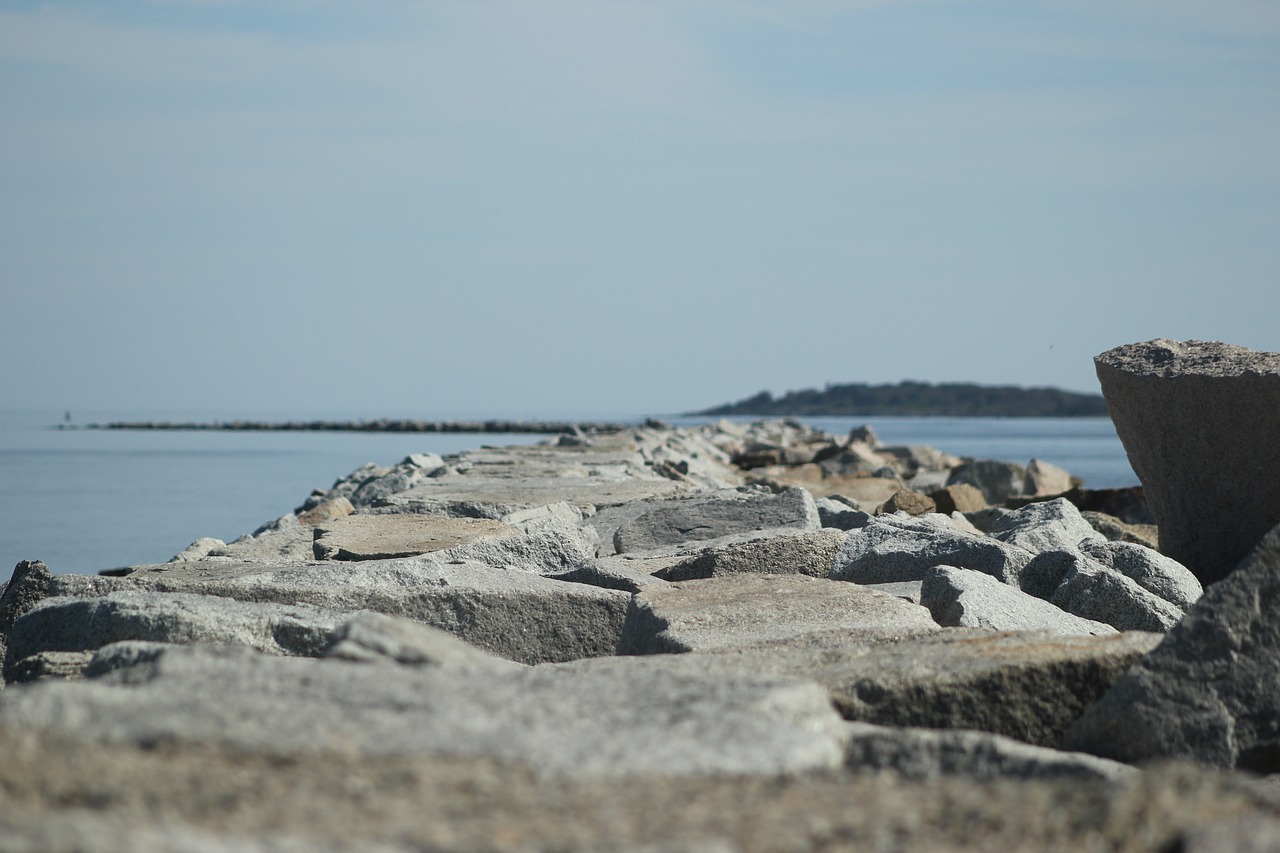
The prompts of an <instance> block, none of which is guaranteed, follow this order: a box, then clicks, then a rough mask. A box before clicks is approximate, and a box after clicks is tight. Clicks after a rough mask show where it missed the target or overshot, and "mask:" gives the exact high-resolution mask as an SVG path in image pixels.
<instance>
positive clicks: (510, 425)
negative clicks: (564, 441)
mask: <svg viewBox="0 0 1280 853" xmlns="http://www.w3.org/2000/svg"><path fill="white" fill-rule="evenodd" d="M633 426H634V424H624V423H616V422H610V421H523V420H484V421H424V420H408V419H387V418H382V419H378V420H372V421H322V420H321V421H278V422H271V421H241V420H237V421H212V422H204V423H200V422H192V421H186V422H181V423H178V422H173V421H113V422H111V423H106V424H83V425H70V424H56V425H55V426H54V428H55V429H92V430H168V431H226V432H402V433H532V434H535V435H558V434H563V433H568V434H576V433H580V432H581V433H615V432H622V431H623V430H626V429H630V428H632V427H633Z"/></svg>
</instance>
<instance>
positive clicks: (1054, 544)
mask: <svg viewBox="0 0 1280 853" xmlns="http://www.w3.org/2000/svg"><path fill="white" fill-rule="evenodd" d="M987 533H988V535H990V536H992V537H994V538H996V539H999V540H1000V541H1001V542H1007V543H1008V544H1010V545H1016V546H1017V547H1019V548H1021V549H1023V550H1024V551H1029V552H1030V553H1032V554H1039V553H1041V552H1044V551H1075V550H1076V549H1078V548H1080V547H1081V546H1082V545H1083V544H1084V543H1086V542H1099V543H1100V542H1103V541H1105V540H1104V538H1103V536H1102V534H1100V533H1098V531H1096V530H1094V529H1093V527H1092V526H1091V525H1090V524H1089V522H1087V521H1085V519H1084V517H1083V516H1082V515H1080V510H1078V509H1076V508H1075V505H1074V504H1072V503H1071V502H1070V501H1068V500H1066V499H1065V498H1055V499H1054V500H1051V501H1040V502H1037V503H1031V504H1027V505H1026V506H1024V507H1022V508H1021V509H1017V510H1014V511H1013V512H1010V513H1007V514H1003V515H1000V516H999V517H998V518H995V519H994V520H993V522H992V524H991V526H990V527H989V528H988V530H987Z"/></svg>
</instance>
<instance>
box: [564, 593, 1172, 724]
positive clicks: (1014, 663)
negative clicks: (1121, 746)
mask: <svg viewBox="0 0 1280 853" xmlns="http://www.w3.org/2000/svg"><path fill="white" fill-rule="evenodd" d="M702 583H708V581H702ZM1159 641H1160V635H1158V634H1146V633H1141V632H1130V633H1123V634H1113V635H1111V636H1107V637H1065V636H1062V635H1058V634H1050V633H1048V632H1043V631H1031V632H994V631H986V630H981V629H973V628H944V629H942V630H940V631H938V632H937V633H934V634H927V635H924V636H919V637H915V638H912V639H907V640H902V641H899V642H889V643H880V644H867V645H853V644H848V643H845V644H840V643H832V642H828V644H826V645H823V644H821V643H810V644H807V645H806V644H804V643H801V642H796V643H789V644H788V643H779V644H776V645H774V646H770V647H755V648H746V649H724V650H719V651H716V652H714V653H709V654H699V653H693V654H667V655H645V656H639V657H601V658H593V659H591V660H580V661H573V662H570V663H565V664H556V666H557V667H561V666H563V667H568V668H573V669H590V670H595V669H598V668H605V669H608V668H619V667H621V668H624V669H627V670H630V669H632V668H645V667H657V668H662V669H669V670H676V671H681V672H739V673H744V674H747V673H752V674H760V673H770V674H774V675H786V676H791V677H795V678H805V679H809V680H812V681H816V682H818V683H819V684H821V685H822V686H823V687H825V688H826V689H827V692H828V694H829V695H830V697H831V700H832V702H833V704H834V705H835V707H836V708H837V709H838V710H839V711H840V713H841V714H843V715H844V717H845V718H846V719H849V720H856V721H861V722H868V723H875V724H877V725H883V726H918V727H924V728H935V729H976V730H978V731H986V732H992V733H994V734H1000V735H1005V736H1007V737H1012V738H1016V739H1017V740H1020V741H1023V742H1025V743H1030V744H1034V745H1037V746H1047V747H1055V748H1056V747H1058V746H1059V744H1060V741H1061V739H1062V736H1063V733H1064V732H1065V731H1066V729H1067V727H1068V726H1069V725H1070V724H1071V723H1072V722H1073V721H1074V720H1075V719H1076V718H1077V717H1079V716H1080V715H1081V714H1082V713H1083V712H1084V709H1085V708H1087V707H1088V706H1089V705H1091V704H1092V703H1093V702H1094V701H1095V700H1096V698H1097V697H1100V696H1101V695H1102V694H1103V693H1105V692H1106V691H1107V690H1108V689H1109V688H1110V687H1111V685H1112V684H1114V683H1115V681H1116V680H1117V679H1118V678H1119V677H1120V676H1121V674H1122V673H1124V672H1125V671H1126V670H1127V669H1129V667H1131V666H1132V665H1133V664H1134V663H1135V662H1136V661H1137V660H1138V659H1139V658H1140V657H1141V656H1142V655H1144V654H1146V653H1147V652H1149V651H1150V650H1151V649H1152V648H1154V647H1155V646H1156V644H1157V643H1159Z"/></svg>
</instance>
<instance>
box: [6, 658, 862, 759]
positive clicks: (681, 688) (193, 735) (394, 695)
mask: <svg viewBox="0 0 1280 853" xmlns="http://www.w3.org/2000/svg"><path fill="white" fill-rule="evenodd" d="M389 672H393V673H394V675H393V676H392V677H388V675H389ZM0 725H6V726H17V727H26V728H31V729H42V730H46V731H54V732H60V733H64V734H66V735H74V736H75V737H76V738H78V739H81V740H87V741H93V742H99V743H154V742H156V741H164V742H179V743H189V744H210V745H221V746H235V747H239V748H242V749H247V750H252V751H253V752H255V753H257V754H271V755H289V754H294V753H298V752H312V751H316V750H323V749H326V748H345V749H348V750H356V751H358V752H360V753H363V754H368V755H381V756H391V755H398V756H403V755H408V754H418V755H446V756H489V757H493V758H497V759H501V760H507V761H515V762H520V763H523V764H525V765H527V766H530V767H532V768H534V769H535V770H536V771H537V772H539V773H541V774H545V775H548V776H563V775H573V776H574V777H577V778H584V777H619V776H653V775H662V776H681V775H690V774H693V775H705V774H710V773H787V772H792V773H794V772H803V771H810V770H816V769H823V768H834V767H837V766H839V765H840V763H841V762H842V761H843V745H844V744H843V740H844V734H843V724H842V723H841V722H840V720H839V717H838V716H837V715H836V714H835V712H834V711H833V710H832V709H831V706H830V704H829V702H828V701H827V697H826V695H825V694H824V692H823V691H822V689H821V688H819V687H818V686H817V685H814V684H809V683H806V682H803V681H797V680H794V679H782V678H777V677H770V676H756V677H748V676H745V675H742V674H736V675H733V676H731V677H726V676H716V675H711V674H704V675H693V674H686V673H668V672H661V671H657V670H651V671H649V672H647V673H638V672H632V673H627V674H626V675H625V676H624V675H622V674H619V673H617V672H610V671H595V672H582V671H573V670H558V669H554V668H534V669H528V670H521V671H515V672H489V671H479V670H474V669H455V668H446V667H395V668H391V667H383V666H367V665H361V664H354V663H348V662H343V661H337V660H310V659H301V658H278V657H270V656H266V655H262V654H259V653H256V652H252V651H249V650H245V649H239V648H235V647H213V646H194V647H175V648H172V649H169V650H166V651H164V652H163V653H161V654H159V655H158V656H157V657H156V658H155V659H154V660H151V661H148V662H145V663H140V664H138V665H137V666H134V667H130V668H127V669H121V670H116V671H115V672H111V673H108V674H106V675H103V676H101V677H100V678H96V679H92V680H86V681H77V682H61V683H46V684H42V685H38V686H35V687H32V688H28V689H24V690H7V691H5V692H4V694H3V695H2V696H0ZM620 734H622V735H623V736H620Z"/></svg>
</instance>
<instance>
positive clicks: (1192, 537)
mask: <svg viewBox="0 0 1280 853" xmlns="http://www.w3.org/2000/svg"><path fill="white" fill-rule="evenodd" d="M1094 362H1095V364H1096V366H1097V372H1098V380H1099V382H1101V384H1102V393H1103V395H1104V396H1105V397H1106V399H1107V406H1108V408H1109V409H1110V410H1111V418H1112V420H1113V421H1114V422H1115V425H1116V432H1117V433H1118V434H1119V435H1120V440H1121V441H1123V442H1124V446H1125V450H1126V452H1127V453H1128V454H1129V462H1130V463H1131V464H1132V465H1133V470H1134V471H1135V472H1136V473H1137V475H1138V478H1139V479H1141V480H1142V485H1143V489H1144V491H1145V493H1146V498H1147V501H1148V503H1149V504H1150V506H1151V511H1152V513H1153V514H1154V515H1155V518H1156V521H1157V523H1158V524H1159V526H1160V549H1161V551H1163V552H1164V553H1165V554H1167V555H1168V556H1170V557H1172V558H1173V559H1175V560H1177V561H1178V562H1179V563H1182V564H1183V565H1184V566H1186V567H1187V568H1188V569H1190V570H1191V571H1192V572H1193V573H1194V574H1195V575H1196V577H1198V578H1199V579H1200V581H1201V582H1202V583H1204V584H1206V585H1208V584H1211V583H1214V582H1215V581H1218V580H1221V579H1222V578H1223V577H1225V576H1226V575H1227V573H1228V572H1230V571H1231V570H1232V569H1233V568H1235V566H1236V565H1237V564H1238V563H1239V562H1240V560H1241V559H1242V558H1244V556H1245V555H1246V554H1248V553H1249V551H1250V550H1251V549H1252V548H1253V546H1254V545H1255V544H1256V543H1257V542H1258V540H1260V539H1261V538H1262V537H1263V536H1264V535H1265V534H1266V533H1267V531H1268V530H1270V529H1271V528H1272V527H1274V526H1275V525H1276V524H1280V442H1277V441H1276V434H1277V432H1280V353H1268V352H1254V351H1252V350H1248V349H1245V348H1243V347H1238V346H1232V345H1230V344H1224V343H1218V342H1214V341H1171V340H1165V339H1159V340H1152V341H1146V342H1144V343H1135V344H1128V345H1126V346H1121V347H1117V348H1115V349H1112V350H1108V351H1107V352H1104V353H1102V354H1101V355H1099V356H1098V357H1097V358H1095V359H1094Z"/></svg>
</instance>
